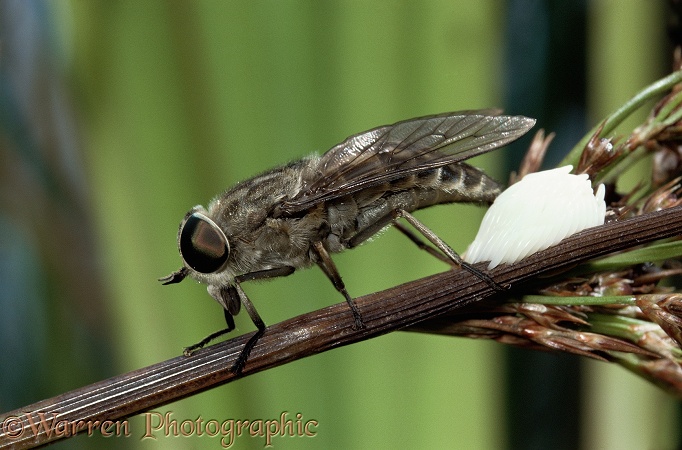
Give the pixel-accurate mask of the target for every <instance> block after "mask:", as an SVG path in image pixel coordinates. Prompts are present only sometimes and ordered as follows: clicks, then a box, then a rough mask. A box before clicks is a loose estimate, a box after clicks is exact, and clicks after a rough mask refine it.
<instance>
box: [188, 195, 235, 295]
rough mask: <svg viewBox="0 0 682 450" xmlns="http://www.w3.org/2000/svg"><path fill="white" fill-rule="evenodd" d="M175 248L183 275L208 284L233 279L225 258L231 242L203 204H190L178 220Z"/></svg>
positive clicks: (223, 283)
mask: <svg viewBox="0 0 682 450" xmlns="http://www.w3.org/2000/svg"><path fill="white" fill-rule="evenodd" d="M178 250H179V251H180V256H181V257H182V262H183V265H184V267H183V269H181V272H184V274H185V275H189V276H190V277H192V278H194V279H195V280H197V281H199V282H201V283H205V284H208V285H209V286H226V285H229V284H231V282H232V281H233V280H234V273H233V272H232V270H231V268H230V265H229V262H228V261H229V259H230V242H229V241H228V239H227V236H226V235H225V232H224V231H223V229H222V228H221V227H220V226H219V225H218V224H217V223H216V222H215V221H214V220H213V218H212V217H211V214H210V213H209V212H208V211H207V210H206V209H205V208H204V207H203V206H200V205H198V206H195V207H194V208H192V209H191V210H190V211H189V212H188V213H187V214H186V215H185V218H184V219H183V220H182V222H181V223H180V229H179V230H178ZM178 281H180V280H178Z"/></svg>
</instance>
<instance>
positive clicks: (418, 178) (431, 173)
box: [331, 163, 502, 238]
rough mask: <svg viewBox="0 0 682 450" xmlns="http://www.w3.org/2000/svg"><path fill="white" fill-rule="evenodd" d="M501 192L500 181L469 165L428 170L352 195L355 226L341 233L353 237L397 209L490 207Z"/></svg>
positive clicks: (410, 210) (349, 199)
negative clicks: (457, 205) (462, 205)
mask: <svg viewBox="0 0 682 450" xmlns="http://www.w3.org/2000/svg"><path fill="white" fill-rule="evenodd" d="M501 190H502V188H501V186H500V184H499V183H498V182H497V181H495V180H493V179H492V178H490V177H489V176H487V175H486V174H484V173H483V172H482V171H480V170H479V169H476V168H474V167H472V166H469V165H467V164H463V163H458V164H451V165H449V166H445V167H439V168H437V169H430V170H425V171H423V172H419V173H416V174H411V175H408V176H406V177H403V178H399V179H397V180H393V181H391V182H390V183H386V184H383V185H380V186H376V187H373V188H372V189H367V190H365V191H362V192H358V193H356V194H355V195H353V196H349V198H347V200H348V203H352V205H353V208H354V213H353V216H354V221H353V222H354V223H353V226H350V227H347V228H345V229H344V230H343V232H342V233H340V234H341V235H342V236H344V237H346V238H347V237H350V236H351V235H352V234H354V233H355V232H357V231H360V230H363V229H365V228H367V227H369V226H371V225H372V224H373V223H376V222H379V221H381V220H382V218H384V217H386V216H387V215H390V214H391V212H392V211H395V210H397V209H404V210H406V211H408V212H412V211H415V210H417V209H422V208H426V207H429V206H432V205H438V204H442V203H476V204H490V203H492V202H493V200H495V198H496V197H497V195H498V194H499V193H500V192H501ZM344 204H345V203H344ZM331 208H333V209H334V208H336V205H334V206H331ZM350 215H351V214H349V216H350Z"/></svg>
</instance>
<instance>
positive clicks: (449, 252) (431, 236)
mask: <svg viewBox="0 0 682 450" xmlns="http://www.w3.org/2000/svg"><path fill="white" fill-rule="evenodd" d="M401 217H402V218H404V219H405V220H407V221H408V222H409V223H410V225H412V226H413V227H415V228H416V229H417V231H419V232H420V233H421V234H422V236H424V237H425V238H426V239H427V240H428V241H429V242H431V243H432V244H433V245H435V246H436V247H437V248H438V250H440V251H442V252H443V253H444V254H445V255H446V256H447V257H448V258H449V259H450V260H451V261H452V262H454V263H455V264H457V265H458V266H459V267H461V268H462V269H464V270H466V271H468V272H471V273H472V274H474V275H476V276H477V277H478V278H480V279H481V280H483V281H485V283H486V284H487V285H488V286H490V287H492V288H493V289H495V290H496V291H504V289H503V288H502V287H501V286H500V285H498V284H497V283H495V281H494V280H493V279H492V278H490V276H488V274H486V273H484V272H481V271H480V270H478V269H477V268H475V267H474V266H472V265H471V264H469V263H467V262H465V261H464V260H463V259H462V258H461V257H460V256H459V255H458V254H457V252H455V251H454V250H453V249H452V248H451V247H450V246H449V245H448V244H446V243H445V241H444V240H442V239H441V238H439V237H438V236H436V233H434V232H433V231H431V230H430V229H429V228H428V227H427V226H426V225H424V224H423V223H421V222H420V221H419V220H418V219H417V218H416V217H414V216H413V215H412V214H410V213H409V212H407V211H405V210H404V209H397V210H395V211H393V218H394V220H397V219H399V218H401Z"/></svg>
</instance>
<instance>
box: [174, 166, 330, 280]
mask: <svg viewBox="0 0 682 450" xmlns="http://www.w3.org/2000/svg"><path fill="white" fill-rule="evenodd" d="M315 167H316V157H310V158H305V159H302V160H299V161H295V162H292V163H290V164H287V165H285V166H281V167H278V168H275V169H272V170H270V171H268V172H265V173H262V174H260V175H258V176H256V177H253V178H251V179H249V180H246V181H243V182H241V183H238V184H237V185H235V186H234V187H233V188H231V189H229V190H227V191H225V192H224V193H222V194H220V195H218V196H217V197H216V198H214V199H213V200H212V201H211V203H210V204H209V207H208V209H207V210H206V209H203V208H201V210H200V212H201V214H202V215H203V216H204V217H206V219H207V221H209V222H211V223H212V224H213V225H214V226H213V225H212V226H209V227H207V228H208V229H211V230H212V231H213V232H214V233H213V234H214V235H216V236H219V235H222V236H224V240H225V241H226V242H227V246H228V247H229V257H228V258H227V260H226V261H225V264H224V265H223V266H221V267H220V268H219V269H218V270H215V271H213V272H207V271H204V270H196V269H197V267H196V264H194V266H195V267H192V264H186V265H188V266H189V268H190V270H191V275H192V277H193V278H194V279H196V280H198V281H201V282H204V283H208V284H218V283H227V284H229V283H231V282H232V280H234V277H235V276H237V275H241V274H246V273H251V272H255V271H260V270H268V269H273V268H278V267H282V266H291V267H295V268H299V267H305V266H308V265H310V264H311V262H310V261H309V259H310V258H309V252H308V250H309V247H310V243H311V242H312V241H314V240H315V239H316V238H317V235H318V234H319V232H318V229H319V226H320V224H321V223H322V222H323V221H324V211H323V208H322V205H319V207H317V208H311V211H308V212H307V213H306V214H304V215H302V216H300V217H295V218H275V217H273V214H272V213H273V211H274V210H275V209H276V207H277V205H279V204H280V203H281V202H282V201H284V200H285V199H287V198H291V197H293V196H294V195H295V194H296V193H297V192H299V191H300V189H301V188H302V186H304V185H305V184H306V181H307V179H309V178H310V177H311V176H313V175H314V169H315ZM197 211H198V210H197ZM191 213H192V212H190V214H191ZM213 228H215V230H214V229H213ZM217 239H218V240H220V238H217ZM179 242H180V240H179ZM181 253H182V252H181ZM183 259H185V262H186V263H187V262H188V261H187V259H186V258H184V255H183Z"/></svg>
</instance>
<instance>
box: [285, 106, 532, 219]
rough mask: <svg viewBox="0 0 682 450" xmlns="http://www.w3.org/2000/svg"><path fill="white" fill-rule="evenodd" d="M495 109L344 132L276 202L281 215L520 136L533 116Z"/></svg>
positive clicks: (500, 144)
mask: <svg viewBox="0 0 682 450" xmlns="http://www.w3.org/2000/svg"><path fill="white" fill-rule="evenodd" d="M498 114H499V112H498V111H495V110H482V111H459V112H450V113H444V114H438V115H435V116H426V117H420V118H416V119H410V120H405V121H403V122H398V123H395V124H393V125H386V126H382V127H378V128H374V129H372V130H369V131H365V132H364V133H360V134H356V135H353V136H350V137H348V138H347V139H346V140H345V141H343V142H342V143H340V144H338V145H336V146H334V147H332V148H331V149H330V150H329V151H327V152H326V153H325V154H324V155H322V157H321V158H320V163H319V166H318V173H317V177H316V178H315V179H314V180H313V181H312V182H310V183H309V184H308V185H307V186H304V187H303V189H302V190H301V191H300V192H299V193H298V194H296V196H295V197H293V198H291V199H288V200H287V201H285V202H284V203H283V204H282V205H281V208H282V209H281V211H282V212H283V213H284V214H294V213H296V212H300V211H304V210H306V209H308V208H310V207H311V206H313V205H315V204H317V203H320V202H324V201H328V200H332V199H334V198H338V197H342V196H344V195H348V194H352V193H353V192H357V191H359V190H361V189H365V188H368V187H371V186H375V185H377V184H381V183H384V182H387V181H391V180H394V179H397V178H401V177H404V176H406V175H407V174H410V173H415V172H421V171H424V170H429V169H434V168H437V167H441V166H445V165H448V164H452V163H456V162H460V161H463V160H466V159H468V158H471V157H473V156H476V155H480V154H482V153H486V152H489V151H491V150H493V149H495V148H498V147H501V146H503V145H505V144H508V143H510V142H512V141H514V140H516V139H518V138H519V137H521V136H523V135H524V134H525V133H526V132H527V131H528V130H529V129H530V128H531V127H532V126H533V125H534V124H535V120H534V119H529V118H527V117H523V116H500V115H498Z"/></svg>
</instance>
